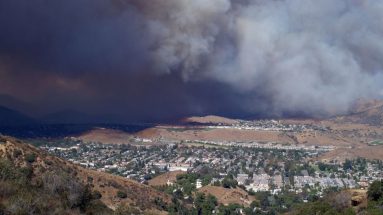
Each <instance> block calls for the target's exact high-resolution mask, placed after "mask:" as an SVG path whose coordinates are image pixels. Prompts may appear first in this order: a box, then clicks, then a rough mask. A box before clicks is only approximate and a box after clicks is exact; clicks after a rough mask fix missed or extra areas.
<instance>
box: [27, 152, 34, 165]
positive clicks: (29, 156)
mask: <svg viewBox="0 0 383 215" xmlns="http://www.w3.org/2000/svg"><path fill="white" fill-rule="evenodd" d="M25 161H27V162H28V163H33V162H35V161H36V154H34V153H28V154H26V155H25Z"/></svg>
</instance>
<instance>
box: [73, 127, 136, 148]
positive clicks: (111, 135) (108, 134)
mask: <svg viewBox="0 0 383 215" xmlns="http://www.w3.org/2000/svg"><path fill="white" fill-rule="evenodd" d="M77 138H78V139H80V140H82V141H84V142H99V143H105V144H107V143H109V144H128V143H129V142H130V141H129V140H130V139H131V138H132V135H130V134H129V133H127V132H124V131H121V130H116V129H107V128H95V129H92V130H90V131H87V132H85V133H83V134H81V135H80V136H78V137H77Z"/></svg>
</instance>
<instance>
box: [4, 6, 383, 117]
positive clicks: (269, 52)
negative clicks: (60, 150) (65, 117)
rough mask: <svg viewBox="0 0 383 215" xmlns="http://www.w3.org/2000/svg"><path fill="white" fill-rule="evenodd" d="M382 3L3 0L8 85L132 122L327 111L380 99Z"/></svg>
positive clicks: (31, 96)
mask: <svg viewBox="0 0 383 215" xmlns="http://www.w3.org/2000/svg"><path fill="white" fill-rule="evenodd" d="M381 11H383V1H374V0H339V1H333V0H321V1H306V0H237V1H234V0H193V1H190V0H148V1H140V0H66V1H49V0H34V1H27V0H13V1H7V0H0V90H1V93H2V94H10V95H13V96H15V97H18V98H21V99H23V100H27V101H28V102H31V103H34V104H35V105H37V106H40V114H41V113H46V112H52V111H56V110H60V109H77V110H81V111H87V112H94V113H115V114H118V115H122V116H124V117H123V119H124V120H141V119H142V120H156V119H169V118H176V117H179V116H184V115H190V114H223V115H228V116H237V117H241V116H265V117H270V116H283V115H285V114H293V115H294V114H298V115H301V114H302V115H310V116H323V115H328V114H334V113H344V112H346V111H347V110H348V108H349V107H350V105H351V104H352V103H353V102H354V101H355V100H356V99H357V98H359V97H380V96H381V94H382V88H383V87H382V84H383V76H382V74H383V71H382V70H383V43H382V42H381V41H383V25H382V24H381V21H382V20H383V13H381Z"/></svg>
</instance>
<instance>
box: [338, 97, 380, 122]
mask: <svg viewBox="0 0 383 215" xmlns="http://www.w3.org/2000/svg"><path fill="white" fill-rule="evenodd" d="M335 120H336V121H338V122H349V123H361V124H369V125H374V126H382V125H383V101H382V100H364V99H360V100H358V101H357V102H356V103H355V104H354V106H353V107H352V109H351V111H350V113H349V114H347V115H344V116H338V117H336V118H335Z"/></svg>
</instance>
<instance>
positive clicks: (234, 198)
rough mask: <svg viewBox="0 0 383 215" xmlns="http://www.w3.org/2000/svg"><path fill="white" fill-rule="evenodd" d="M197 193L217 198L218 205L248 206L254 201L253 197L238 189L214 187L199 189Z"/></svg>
mask: <svg viewBox="0 0 383 215" xmlns="http://www.w3.org/2000/svg"><path fill="white" fill-rule="evenodd" d="M198 192H201V193H205V194H211V195H213V196H215V197H217V200H218V203H220V204H223V205H228V204H240V205H244V206H249V205H250V204H251V202H252V201H254V200H255V197H254V196H250V195H248V194H247V192H246V191H244V190H242V189H240V188H236V189H227V188H223V187H216V186H205V187H202V188H201V189H199V190H198Z"/></svg>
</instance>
